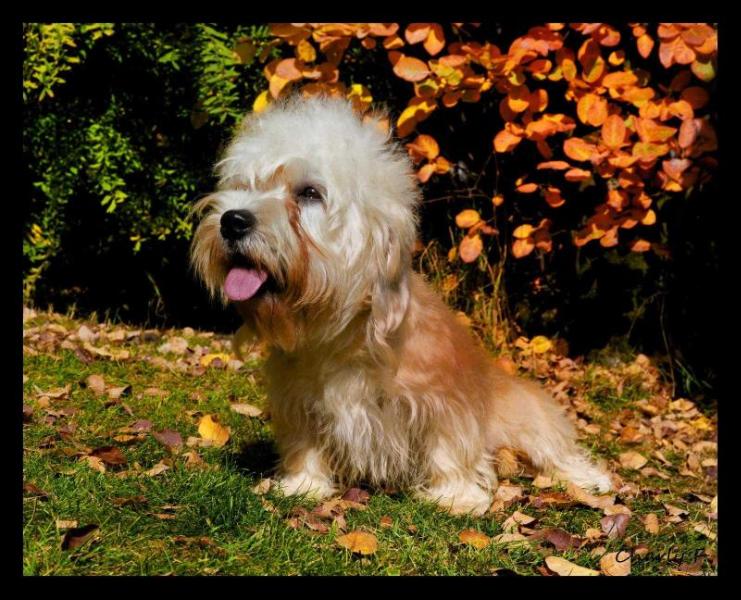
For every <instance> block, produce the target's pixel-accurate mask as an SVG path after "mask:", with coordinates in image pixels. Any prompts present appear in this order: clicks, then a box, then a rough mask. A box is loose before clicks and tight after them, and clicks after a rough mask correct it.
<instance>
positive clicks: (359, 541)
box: [336, 531, 378, 555]
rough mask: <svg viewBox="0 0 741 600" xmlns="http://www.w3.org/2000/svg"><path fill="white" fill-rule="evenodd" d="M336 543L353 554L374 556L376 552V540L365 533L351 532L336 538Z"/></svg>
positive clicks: (373, 536)
mask: <svg viewBox="0 0 741 600" xmlns="http://www.w3.org/2000/svg"><path fill="white" fill-rule="evenodd" d="M336 541H337V543H338V544H339V545H340V546H342V547H343V548H347V549H348V550H349V551H350V552H352V553H354V554H363V555H368V554H375V552H376V550H378V538H376V536H375V535H373V534H372V533H368V532H366V531H351V532H350V533H346V534H345V535H341V536H340V537H338V538H337V540H336Z"/></svg>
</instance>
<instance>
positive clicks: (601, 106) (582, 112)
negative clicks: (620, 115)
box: [576, 94, 607, 127]
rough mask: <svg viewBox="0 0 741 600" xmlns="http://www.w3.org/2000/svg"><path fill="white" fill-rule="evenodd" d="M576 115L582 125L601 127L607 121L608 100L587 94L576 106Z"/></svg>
mask: <svg viewBox="0 0 741 600" xmlns="http://www.w3.org/2000/svg"><path fill="white" fill-rule="evenodd" d="M576 114H577V115H578V116H579V120H580V121H581V122H582V123H586V124H588V125H593V126H594V127H599V126H600V125H602V123H604V122H605V119H607V100H605V99H604V98H601V97H600V96H598V95H596V94H585V95H584V96H582V97H581V98H580V99H579V102H578V104H577V105H576Z"/></svg>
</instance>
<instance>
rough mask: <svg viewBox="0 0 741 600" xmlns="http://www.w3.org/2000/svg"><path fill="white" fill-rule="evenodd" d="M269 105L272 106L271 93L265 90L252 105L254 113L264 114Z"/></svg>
mask: <svg viewBox="0 0 741 600" xmlns="http://www.w3.org/2000/svg"><path fill="white" fill-rule="evenodd" d="M268 104H270V92H268V90H265V91H264V92H261V93H260V95H259V96H258V97H257V98H255V101H254V102H253V103H252V110H253V112H257V113H259V112H262V111H263V110H265V109H266V108H267V107H268Z"/></svg>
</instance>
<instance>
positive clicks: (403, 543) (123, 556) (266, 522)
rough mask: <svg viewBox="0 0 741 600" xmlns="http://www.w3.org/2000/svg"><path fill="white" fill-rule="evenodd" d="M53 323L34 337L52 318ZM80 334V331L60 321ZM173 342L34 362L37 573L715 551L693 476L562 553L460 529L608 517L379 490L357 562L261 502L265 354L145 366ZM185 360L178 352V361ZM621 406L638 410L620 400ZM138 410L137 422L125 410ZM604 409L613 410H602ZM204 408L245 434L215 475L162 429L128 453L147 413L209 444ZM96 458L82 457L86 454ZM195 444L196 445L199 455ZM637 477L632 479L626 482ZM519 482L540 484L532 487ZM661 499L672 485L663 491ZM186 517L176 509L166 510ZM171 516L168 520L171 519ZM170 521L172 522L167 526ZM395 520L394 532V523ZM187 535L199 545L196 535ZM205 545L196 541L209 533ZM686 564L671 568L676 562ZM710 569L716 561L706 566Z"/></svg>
mask: <svg viewBox="0 0 741 600" xmlns="http://www.w3.org/2000/svg"><path fill="white" fill-rule="evenodd" d="M44 322H46V321H45V317H44V316H41V317H39V318H37V319H34V320H32V321H30V322H28V323H26V327H31V326H33V325H39V324H43V323H44ZM57 322H61V323H62V325H64V326H65V327H67V328H69V330H70V331H73V330H75V329H76V327H78V326H79V323H73V322H72V321H70V320H66V319H60V320H58V321H57ZM189 341H190V343H191V345H192V346H194V345H197V344H202V345H208V344H210V343H211V342H212V341H213V339H212V338H208V337H199V335H198V334H196V335H194V336H191V337H190V338H189ZM159 343H160V342H157V341H153V342H149V343H141V342H136V343H131V344H126V345H124V346H122V347H125V348H127V349H130V351H131V352H132V357H131V359H129V360H127V361H118V362H117V361H110V360H94V361H93V362H91V363H89V364H86V363H84V362H82V361H81V360H80V359H79V357H78V356H77V355H76V354H75V353H74V352H73V351H71V350H64V349H62V350H55V351H54V352H53V353H51V354H43V353H40V354H38V355H33V356H32V355H27V356H25V357H24V358H25V360H24V375H25V376H26V378H27V379H26V381H25V383H24V403H26V404H27V405H30V406H31V407H32V408H33V419H32V422H30V423H28V424H26V425H24V439H23V442H24V444H23V445H24V481H25V482H31V483H33V484H34V485H36V486H37V487H38V488H40V489H42V490H43V491H44V492H46V493H47V494H48V496H49V497H48V499H47V500H45V501H44V500H41V499H39V498H35V497H32V496H30V495H25V496H24V526H23V540H24V567H23V569H24V573H25V574H27V575H92V574H95V575H164V574H177V575H195V574H224V575H260V574H270V575H294V574H295V575H298V574H302V575H310V574H316V575H327V574H338V575H339V574H342V575H352V574H367V575H487V574H492V573H494V572H496V571H497V570H499V569H507V570H509V571H512V572H514V573H517V574H520V575H535V574H539V568H540V569H542V568H543V564H544V557H545V556H546V555H548V554H551V553H554V554H558V555H559V556H563V557H564V558H566V559H568V560H571V561H572V562H574V563H576V564H579V565H582V566H585V567H589V568H593V569H599V557H598V556H593V555H591V554H590V551H591V549H592V548H593V547H594V546H596V545H604V546H605V547H606V551H608V552H609V551H617V550H626V549H628V548H630V547H636V546H639V545H640V544H646V545H648V546H649V553H648V554H646V555H645V556H643V557H641V558H637V557H636V558H634V560H633V568H632V574H644V575H653V574H668V573H670V572H671V571H672V569H676V568H677V567H678V566H679V565H680V564H681V563H688V562H692V560H686V558H687V557H691V558H693V559H694V557H695V554H697V556H705V555H704V554H703V553H704V552H705V551H706V550H708V551H710V552H714V547H715V545H714V543H713V542H710V541H709V540H708V538H706V537H704V536H703V535H702V534H700V533H697V532H695V531H693V529H692V527H691V526H687V524H688V523H690V522H692V523H695V522H703V521H704V520H705V518H704V516H703V513H704V512H707V505H706V504H701V503H698V502H696V501H695V502H690V501H687V500H686V499H685V494H686V493H687V491H688V490H695V491H697V490H698V489H701V490H702V492H703V493H709V494H711V495H714V492H713V491H712V490H708V489H707V485H706V484H703V485H704V487H703V486H701V485H700V483H698V482H694V481H692V480H686V479H683V478H672V480H671V481H664V480H661V479H657V478H650V479H644V480H642V481H641V486H643V487H644V488H646V489H649V490H650V492H651V493H641V494H639V495H638V496H637V497H635V498H632V499H627V500H625V501H626V503H629V504H630V506H631V509H632V510H633V517H632V518H631V521H630V523H629V526H628V530H627V534H626V536H625V538H623V539H621V540H609V541H607V540H601V541H600V542H599V543H598V544H592V545H591V546H588V547H585V548H581V549H578V550H568V551H564V552H556V551H555V550H554V549H553V548H552V547H549V546H547V545H545V544H536V543H530V544H528V545H527V546H525V547H506V546H503V545H497V544H494V543H492V544H490V545H489V546H488V547H486V548H484V549H480V550H477V549H475V548H472V547H469V546H464V545H462V544H461V543H460V542H459V540H458V534H459V533H460V532H461V531H462V530H464V529H469V528H472V529H476V530H479V531H481V532H483V533H486V534H487V535H489V536H495V535H498V534H500V533H502V532H503V529H502V521H503V520H504V519H505V518H506V517H507V516H509V515H510V514H511V513H512V512H513V511H514V510H521V511H523V512H526V513H527V514H529V515H531V516H534V517H537V519H538V521H537V522H536V524H535V525H534V527H536V528H538V529H543V528H546V527H560V528H563V529H565V530H566V531H568V532H569V533H571V534H573V535H579V536H583V535H584V533H585V531H586V529H587V528H599V527H600V519H601V518H602V517H603V514H602V513H601V511H599V510H596V509H590V508H586V507H577V506H566V507H558V508H553V507H551V508H547V509H539V510H538V509H535V508H534V507H532V506H528V505H519V506H512V507H510V508H508V509H507V510H506V511H505V514H503V515H488V516H486V517H482V518H476V517H470V516H451V515H449V514H447V513H444V512H441V511H439V510H437V509H436V508H435V507H434V506H433V505H430V504H427V503H424V502H420V501H418V500H412V499H411V498H409V497H408V496H406V495H404V494H403V493H394V494H391V495H389V494H386V493H383V492H381V491H378V490H375V491H372V495H371V498H370V502H369V504H368V507H367V509H366V510H348V511H347V513H346V514H345V518H346V520H347V528H346V529H347V531H352V530H357V529H359V530H364V531H369V532H372V533H373V534H374V535H376V536H377V538H378V550H377V552H376V553H375V554H373V555H371V556H367V557H359V556H356V555H353V554H351V553H350V552H349V551H347V550H345V549H344V548H342V547H340V546H339V545H338V544H337V543H336V538H337V536H339V535H341V534H342V533H343V532H342V531H339V530H338V528H337V526H336V525H333V526H332V528H331V529H330V531H329V532H328V533H323V534H319V533H315V532H312V531H310V530H309V529H307V528H299V529H294V528H292V527H290V526H289V525H288V518H289V517H290V516H291V511H292V510H293V509H294V508H295V507H297V506H304V507H308V508H311V507H312V506H313V504H312V503H310V502H308V501H306V500H304V499H300V498H299V499H296V498H283V497H281V496H278V495H275V494H274V493H272V492H268V494H267V495H265V496H258V495H256V494H255V493H254V492H253V491H252V488H253V486H254V485H255V484H256V483H257V482H258V481H259V480H260V479H261V477H263V476H267V475H269V473H270V470H271V468H272V466H273V464H274V461H275V454H274V449H273V447H272V438H271V434H270V429H269V422H268V423H266V422H264V421H263V420H261V419H255V418H248V417H244V416H241V415H239V414H237V413H235V412H233V411H230V410H229V402H230V399H238V400H239V401H240V402H249V403H251V404H254V405H257V406H261V407H264V402H265V398H264V396H263V392H262V384H261V379H260V375H259V366H260V364H259V360H253V361H251V362H247V363H246V364H245V365H244V366H243V367H242V368H241V369H240V370H239V371H236V372H235V371H230V370H224V369H216V368H208V369H206V370H205V372H204V373H201V374H190V373H187V372H186V373H181V372H177V371H175V372H173V371H170V370H168V369H166V368H162V367H157V366H154V365H151V364H149V363H147V362H146V361H145V360H144V357H145V356H157V355H158V353H157V350H156V348H157V346H158V345H159ZM168 358H169V359H170V360H174V357H172V356H171V357H168ZM96 373H97V374H100V375H102V376H103V377H104V378H105V381H106V383H107V384H110V385H131V386H132V390H131V393H130V394H129V395H128V396H126V397H124V398H122V401H123V403H124V404H125V406H124V404H121V403H119V404H112V405H109V406H106V400H107V398H105V397H103V398H100V397H96V396H95V394H94V393H93V392H92V391H91V390H90V389H88V388H86V387H83V386H81V385H80V383H79V382H81V381H84V380H85V379H86V378H87V377H88V376H89V375H92V374H96ZM67 384H71V392H70V395H69V398H68V399H65V400H54V401H52V406H51V408H52V409H55V410H59V409H61V408H74V409H76V411H77V412H76V413H75V414H73V415H71V416H68V417H60V418H59V419H58V420H57V421H56V422H54V423H46V422H45V418H46V414H47V413H46V412H45V410H44V409H43V407H41V406H39V404H38V396H37V390H38V389H40V390H50V389H53V388H57V387H62V386H64V385H67ZM152 387H156V388H160V389H162V390H165V391H166V392H167V394H166V395H165V396H163V397H157V396H150V395H145V394H144V393H143V392H144V390H146V389H147V388H152ZM619 400H620V401H619V402H617V405H616V406H617V407H624V406H627V405H629V404H630V402H631V401H632V400H633V399H632V398H631V397H628V398H623V399H619ZM126 407H128V408H129V409H130V411H131V412H132V413H133V416H132V415H131V414H129V412H127V410H126ZM603 408H604V407H603ZM199 414H216V415H218V417H219V419H220V421H221V422H222V423H224V424H226V425H228V426H229V427H230V428H231V439H230V441H229V443H228V444H227V445H226V446H224V447H222V448H198V449H196V451H197V452H198V453H199V455H200V456H201V457H202V459H203V460H204V461H205V464H206V468H200V469H199V468H188V467H187V466H186V465H185V460H184V458H183V456H182V455H172V454H170V452H169V451H168V449H167V448H165V447H164V446H163V445H161V444H160V443H158V442H157V441H156V440H155V439H154V438H153V437H152V436H151V435H146V436H145V437H144V438H143V439H142V440H141V441H140V442H138V443H134V444H131V445H122V444H117V443H116V442H114V441H112V439H111V438H112V436H113V435H116V432H117V430H119V429H120V428H122V427H125V426H127V425H130V424H131V423H132V422H133V421H135V420H136V419H148V420H150V421H151V422H152V423H153V428H152V429H153V430H162V429H164V428H169V429H174V430H177V431H179V432H180V433H181V434H182V436H183V439H184V440H185V439H187V437H188V436H197V435H198V433H197V422H198V417H199ZM70 422H71V423H74V424H75V425H76V430H75V431H74V433H73V434H71V435H70V436H67V437H66V439H64V438H62V437H60V435H59V432H58V430H59V427H60V426H61V425H64V424H67V423H70ZM111 444H113V445H118V446H119V447H120V448H121V450H122V451H123V453H124V455H125V456H126V459H127V461H128V464H127V465H125V466H122V467H118V468H112V467H109V468H108V470H107V471H106V472H105V473H100V472H97V471H95V470H94V469H92V468H91V467H90V466H89V465H88V464H87V463H86V462H84V461H81V460H80V457H79V456H78V455H75V454H74V453H75V452H78V451H79V452H83V451H84V447H88V449H89V448H97V447H101V446H107V445H111ZM588 445H591V446H592V447H593V448H594V449H595V451H596V452H597V453H598V454H601V455H602V456H606V457H614V456H616V455H617V454H618V453H619V452H620V451H622V450H623V449H622V448H621V447H620V446H619V444H617V443H616V442H614V441H613V442H611V443H609V444H607V445H606V444H603V443H599V442H598V441H597V440H596V439H591V440H588ZM81 448H83V450H81ZM184 450H188V449H187V448H185V449H184ZM168 458H170V459H172V468H171V469H169V470H167V471H165V472H164V473H162V474H160V475H157V476H148V475H146V474H144V472H145V471H147V470H148V469H150V468H151V467H153V466H154V465H155V464H157V463H158V462H159V461H160V460H162V459H168ZM622 474H623V475H626V476H628V475H629V474H627V473H622ZM512 482H513V483H519V484H523V485H525V486H526V491H528V492H530V493H532V494H533V495H537V493H539V492H538V490H536V489H534V488H532V487H529V486H530V483H531V480H530V479H516V480H512ZM657 490H658V491H657ZM137 496H143V497H144V498H145V499H146V503H145V504H138V505H137V504H133V505H125V506H118V505H117V504H116V502H115V499H120V498H132V497H137ZM663 502H669V503H671V504H675V505H678V506H681V507H683V508H685V509H686V510H688V511H689V512H690V515H689V517H688V518H687V519H686V520H685V522H684V523H682V524H677V525H664V524H662V530H661V533H660V534H659V535H657V536H651V535H649V534H648V533H647V532H646V531H645V530H644V529H643V525H642V523H641V521H640V519H639V517H640V515H643V514H645V513H648V512H655V513H657V514H658V515H659V517H661V516H663V515H664V513H665V509H664V507H663ZM168 507H174V508H168ZM163 514H164V515H166V516H167V517H168V518H161V515H163ZM158 515H159V516H158ZM383 516H388V517H391V519H392V525H391V526H390V527H382V526H381V525H380V520H381V517H383ZM60 519H61V520H76V521H77V522H78V523H79V525H80V526H83V525H87V524H96V525H98V526H99V527H100V535H99V539H98V540H97V541H96V542H94V543H88V544H85V545H83V546H82V547H80V548H77V549H74V550H62V548H61V543H60V542H61V537H62V532H61V531H59V530H58V529H57V526H56V522H57V520H60ZM177 536H185V538H187V539H186V540H182V539H180V538H178V537H177ZM202 537H205V538H207V539H206V540H204V541H203V542H202V543H198V538H202ZM671 552H675V553H677V552H678V553H684V555H685V556H684V557H682V556H680V557H678V558H677V557H675V558H673V559H667V557H666V554H667V553H671ZM702 568H703V570H704V571H706V572H713V571H714V567H713V566H712V565H711V563H710V560H709V559H708V558H707V557H706V558H705V559H704V562H703V563H702Z"/></svg>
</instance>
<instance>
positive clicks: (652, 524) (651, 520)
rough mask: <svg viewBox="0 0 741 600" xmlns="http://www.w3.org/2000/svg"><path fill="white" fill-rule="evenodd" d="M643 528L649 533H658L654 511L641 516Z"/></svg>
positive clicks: (657, 522) (657, 520)
mask: <svg viewBox="0 0 741 600" xmlns="http://www.w3.org/2000/svg"><path fill="white" fill-rule="evenodd" d="M643 528H644V529H645V530H646V531H647V532H648V533H650V534H651V535H657V534H658V533H659V518H658V517H657V516H656V513H648V514H647V515H646V516H645V517H643Z"/></svg>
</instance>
